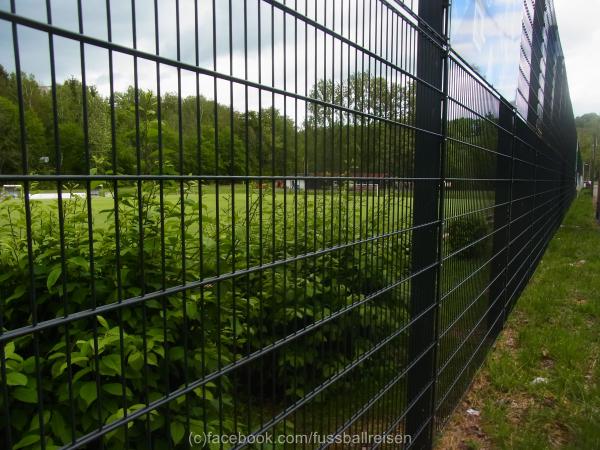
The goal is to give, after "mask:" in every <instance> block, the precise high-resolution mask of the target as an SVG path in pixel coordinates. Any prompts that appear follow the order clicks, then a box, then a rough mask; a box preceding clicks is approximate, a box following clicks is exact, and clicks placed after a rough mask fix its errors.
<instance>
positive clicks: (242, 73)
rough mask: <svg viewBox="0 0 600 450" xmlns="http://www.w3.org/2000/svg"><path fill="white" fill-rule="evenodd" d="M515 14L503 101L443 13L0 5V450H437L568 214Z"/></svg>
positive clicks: (558, 118)
mask: <svg viewBox="0 0 600 450" xmlns="http://www.w3.org/2000/svg"><path fill="white" fill-rule="evenodd" d="M524 7H525V9H526V12H527V14H526V17H527V18H526V19H524V20H525V22H524V38H523V42H522V44H521V67H520V74H519V87H518V93H517V101H516V102H515V103H514V104H513V103H510V102H508V101H507V100H506V99H504V98H503V97H502V96H501V95H500V94H498V93H497V92H496V90H495V89H494V88H493V87H492V86H491V85H490V84H489V83H488V82H487V81H486V80H485V79H484V78H482V77H481V76H480V75H479V74H478V73H477V70H476V69H475V68H473V67H471V66H470V65H469V63H468V62H467V61H465V60H464V59H463V57H462V55H460V54H457V53H456V52H455V51H454V50H453V49H452V46H451V42H450V40H449V38H448V36H449V34H448V29H449V25H450V23H449V22H450V9H449V5H447V2H444V1H443V0H431V1H428V2H423V1H421V2H417V1H415V2H413V1H410V0H402V1H400V0H398V1H389V0H325V1H316V0H286V1H276V0H226V1H220V0H219V1H217V0H172V1H168V2H166V1H165V2H163V1H158V0H131V1H130V2H116V1H113V0H97V1H90V2H88V1H81V0H78V1H76V2H63V1H59V0H38V1H31V2H18V1H15V0H10V1H8V0H4V1H0V37H1V38H2V42H3V43H4V45H3V46H2V48H1V49H0V126H1V127H2V130H3V134H4V136H3V137H2V138H1V140H0V143H1V144H0V145H1V147H0V379H1V393H0V411H1V412H2V418H1V423H0V428H1V430H2V431H1V432H0V439H1V440H2V446H3V448H7V449H10V448H26V449H30V448H31V449H33V448H42V449H46V448H67V449H76V448H99V449H100V448H107V449H113V448H114V449H120V448H136V449H137V448H140V449H141V448H157V449H163V448H164V449H168V448H188V447H190V446H191V447H198V448H244V447H249V448H255V447H261V448H262V447H265V448H266V447H269V448H328V447H333V448H373V449H375V448H380V447H381V448H431V446H432V440H433V437H434V436H435V433H437V432H439V431H440V430H441V429H442V427H443V425H444V424H445V422H446V421H447V419H448V418H449V416H450V415H451V413H452V411H453V410H454V408H455V407H456V405H457V404H458V402H459V401H460V398H461V396H462V395H463V394H464V392H465V390H466V389H467V388H468V386H469V384H470V382H471V380H472V378H473V375H474V374H475V372H476V371H477V370H478V368H479V367H480V365H481V364H482V362H483V360H484V358H485V355H486V353H487V351H488V350H489V348H490V346H491V345H492V343H493V342H494V340H495V339H496V337H497V336H498V334H499V332H500V330H501V329H502V327H503V324H504V322H505V320H506V318H507V316H508V315H509V313H510V311H511V309H512V308H513V307H514V305H515V303H516V301H517V299H518V297H519V295H520V293H521V292H522V291H523V289H524V288H525V286H526V284H527V281H528V280H529V279H530V277H531V276H532V274H533V271H534V270H535V268H536V266H537V264H538V263H539V261H540V259H541V257H542V256H543V253H544V250H545V248H546V246H547V244H548V242H549V240H550V239H551V238H552V236H553V234H554V232H555V230H556V229H557V227H558V226H559V225H560V223H561V221H562V218H563V216H564V214H565V212H566V210H567V208H568V206H569V204H570V202H571V200H572V198H573V195H574V192H575V147H576V137H575V132H574V122H573V114H572V110H571V107H570V99H569V95H568V88H567V84H566V74H565V71H564V64H562V63H561V60H560V55H561V50H560V41H559V39H558V34H556V36H555V35H553V34H552V35H549V34H548V33H546V34H544V33H545V31H544V30H545V28H544V26H545V25H544V24H549V23H550V24H551V23H553V20H554V19H553V17H554V12H553V6H552V4H551V1H549V0H537V1H533V0H526V1H525V2H524ZM540 17H541V18H540ZM552 33H554V31H552ZM548 36H550V38H548ZM561 64H562V65H561ZM544 65H545V66H544ZM544 67H546V68H550V69H548V70H544ZM540 74H542V75H543V76H541V75H540ZM515 76H517V74H515ZM540 80H541V81H540ZM227 437H229V439H228V440H224V438H227ZM234 437H235V438H237V440H235V439H232V438H234ZM291 438H293V439H291ZM357 438H358V440H352V439H357ZM270 439H273V440H274V441H275V443H273V442H272V441H271V440H270ZM277 439H279V441H278V440H277ZM348 439H349V440H348Z"/></svg>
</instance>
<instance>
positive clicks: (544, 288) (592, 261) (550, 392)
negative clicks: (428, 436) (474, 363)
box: [437, 190, 600, 450]
mask: <svg viewBox="0 0 600 450" xmlns="http://www.w3.org/2000/svg"><path fill="white" fill-rule="evenodd" d="M598 330H600V228H599V227H598V225H597V224H596V223H595V221H594V219H593V210H592V200H591V194H590V192H589V190H587V191H584V192H582V193H581V194H580V196H579V197H578V198H577V199H576V200H575V202H574V203H573V205H572V206H571V209H570V211H569V213H568V215H567V217H566V219H565V221H564V222H563V225H562V226H561V228H560V230H559V231H558V233H557V234H556V236H555V237H554V239H553V240H552V242H551V243H550V245H549V248H548V250H547V252H546V254H545V255H544V257H543V259H542V262H541V263H540V265H539V267H538V269H537V271H536V273H535V275H534V277H533V278H532V280H531V281H530V283H529V285H528V286H527V288H526V290H525V291H524V293H523V296H522V297H521V299H520V300H519V302H518V303H517V306H516V307H515V310H514V311H513V313H512V315H511V317H510V318H509V320H508V322H507V324H506V328H505V330H504V331H503V333H502V334H501V336H500V338H499V340H498V342H497V343H496V345H495V348H494V350H493V351H492V352H491V353H490V355H488V358H487V360H486V363H485V365H484V367H483V369H482V370H481V371H480V372H479V373H478V375H477V376H476V378H475V381H474V383H473V386H472V388H471V391H470V392H469V393H468V394H467V395H466V397H465V399H463V402H462V403H461V404H459V406H458V407H457V409H456V411H455V413H454V415H453V417H452V418H451V419H450V421H449V423H448V425H447V426H446V428H445V430H444V434H443V435H442V437H441V438H440V440H439V441H438V444H437V448H438V449H523V450H536V449H540V450H541V449H554V448H560V449H573V450H575V449H598V448H600V383H599V379H600V363H599V362H598V358H599V357H600V334H599V333H598ZM534 380H535V381H534ZM468 408H473V409H475V410H477V411H479V413H480V414H479V415H470V414H468V413H467V409H468Z"/></svg>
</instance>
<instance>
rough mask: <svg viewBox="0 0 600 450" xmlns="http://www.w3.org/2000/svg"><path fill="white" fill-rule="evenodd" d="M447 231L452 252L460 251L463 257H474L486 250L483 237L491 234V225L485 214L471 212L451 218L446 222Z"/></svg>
mask: <svg viewBox="0 0 600 450" xmlns="http://www.w3.org/2000/svg"><path fill="white" fill-rule="evenodd" d="M446 233H448V248H449V250H450V252H458V251H460V254H459V255H460V256H461V257H464V258H474V257H478V256H481V255H482V254H483V253H484V252H485V249H486V240H485V239H482V238H484V237H485V236H487V235H488V234H489V226H488V224H487V222H486V220H485V218H484V217H483V216H481V215H479V214H469V215H467V216H462V217H459V218H456V219H452V220H450V221H449V222H448V223H447V224H446ZM480 239H482V240H481V241H479V240H480ZM477 241H479V242H477ZM471 244H474V245H471Z"/></svg>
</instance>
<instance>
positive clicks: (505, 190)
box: [488, 101, 515, 340]
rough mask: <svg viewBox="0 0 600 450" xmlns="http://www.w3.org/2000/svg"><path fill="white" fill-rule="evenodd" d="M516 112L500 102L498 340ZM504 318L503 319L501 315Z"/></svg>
mask: <svg viewBox="0 0 600 450" xmlns="http://www.w3.org/2000/svg"><path fill="white" fill-rule="evenodd" d="M514 123H515V112H514V110H513V108H512V107H511V106H509V105H508V104H507V103H505V102H503V101H500V111H499V115H498V125H499V126H500V128H499V132H498V147H497V152H498V155H497V157H496V182H495V183H494V184H495V188H496V189H495V202H494V205H495V208H494V231H495V233H494V238H493V251H492V255H494V260H493V262H492V270H491V273H490V284H491V287H490V294H489V301H490V306H491V308H490V312H489V315H488V329H492V328H493V329H494V330H493V331H492V332H491V333H490V334H489V336H490V338H491V339H492V340H495V339H496V336H498V333H500V330H501V329H502V326H503V323H504V320H505V317H504V314H505V311H504V304H505V303H506V285H507V282H508V262H509V245H510V221H511V203H512V184H513V183H512V180H513V171H512V169H513V157H514V155H513V149H514V132H515V130H514ZM501 315H502V316H503V317H500V316H501Z"/></svg>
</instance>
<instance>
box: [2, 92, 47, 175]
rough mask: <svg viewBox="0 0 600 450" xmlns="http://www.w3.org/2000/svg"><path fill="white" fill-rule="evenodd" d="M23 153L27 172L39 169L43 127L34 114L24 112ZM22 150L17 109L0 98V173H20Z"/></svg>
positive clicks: (44, 145) (42, 144)
mask: <svg viewBox="0 0 600 450" xmlns="http://www.w3.org/2000/svg"><path fill="white" fill-rule="evenodd" d="M25 139H26V141H25V142H26V145H25V151H26V152H27V156H28V166H29V171H36V170H38V169H39V168H40V166H41V163H40V157H42V156H45V155H44V153H45V152H46V138H45V136H44V127H43V125H42V122H41V121H40V119H39V118H38V117H37V115H36V114H35V112H33V111H26V112H25ZM22 156H23V149H22V147H21V131H20V119H19V107H18V105H16V104H15V103H13V102H12V101H10V100H9V99H7V98H5V97H0V173H8V174H16V173H22V167H23V157H22Z"/></svg>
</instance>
